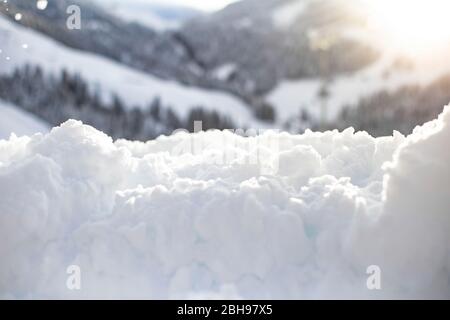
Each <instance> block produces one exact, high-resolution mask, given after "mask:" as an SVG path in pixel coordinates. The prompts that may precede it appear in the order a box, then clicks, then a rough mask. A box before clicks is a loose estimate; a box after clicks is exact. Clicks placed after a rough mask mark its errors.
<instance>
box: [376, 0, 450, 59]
mask: <svg viewBox="0 0 450 320" xmlns="http://www.w3.org/2000/svg"><path fill="white" fill-rule="evenodd" d="M367 1H368V5H369V12H370V21H371V23H373V24H374V25H375V26H376V27H377V28H379V29H381V30H383V33H384V35H385V36H386V38H387V39H389V40H390V41H393V43H395V44H396V45H397V46H404V47H405V49H410V50H415V51H418V50H420V51H429V50H433V49H437V48H439V47H443V46H448V45H449V44H450V1H449V0H367Z"/></svg>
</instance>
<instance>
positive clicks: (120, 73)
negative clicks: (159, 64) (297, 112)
mask: <svg viewBox="0 0 450 320" xmlns="http://www.w3.org/2000/svg"><path fill="white" fill-rule="evenodd" d="M0 39H2V42H1V45H0V46H1V48H0V49H1V50H2V51H1V53H0V61H1V64H0V73H7V72H12V71H13V70H14V68H16V67H21V66H23V65H24V64H26V63H28V64H32V65H40V66H42V67H43V68H44V70H46V71H48V72H52V73H55V74H59V72H60V71H61V70H62V69H66V70H68V71H69V72H71V73H78V74H80V75H81V76H82V77H83V78H84V79H85V80H87V81H88V83H90V84H91V85H92V88H95V89H96V90H99V91H100V93H101V94H102V95H103V97H104V98H105V99H110V98H111V94H112V93H115V94H117V95H118V96H119V97H121V98H122V99H123V101H126V102H127V105H128V106H130V107H133V106H140V107H147V106H148V105H149V104H150V103H151V102H152V101H153V99H154V98H155V97H157V96H159V97H160V98H161V102H162V103H163V105H168V106H171V107H172V109H173V110H174V111H175V112H176V113H177V114H179V115H180V116H182V117H185V116H186V115H187V114H188V112H189V110H191V109H192V108H196V107H199V106H201V107H203V108H205V109H206V110H216V111H218V112H219V113H220V114H222V115H228V116H229V117H230V118H231V119H233V121H234V122H235V123H236V124H237V125H238V126H239V127H243V126H250V127H260V125H261V124H260V123H259V121H257V120H255V118H254V117H253V115H252V113H251V112H250V108H249V107H248V106H246V105H245V103H244V102H243V101H241V100H240V99H238V98H236V97H234V96H232V95H230V94H227V93H223V92H219V91H213V90H206V89H199V88H193V87H187V86H184V85H181V84H179V83H177V82H175V81H166V80H161V79H159V78H156V77H153V76H151V75H148V74H146V73H143V72H139V71H136V70H134V69H131V68H129V67H126V66H124V65H121V64H119V63H116V62H114V61H112V60H109V59H106V58H104V57H101V56H98V55H94V54H90V53H85V52H82V51H78V50H73V49H70V48H67V47H64V46H62V45H61V44H59V43H57V42H55V41H53V40H51V39H50V38H48V37H46V36H44V35H42V34H39V33H37V32H35V31H33V30H30V29H26V28H23V27H21V26H19V25H17V24H15V23H13V22H11V21H8V20H7V19H6V18H5V17H3V16H1V15H0ZM24 45H25V48H24Z"/></svg>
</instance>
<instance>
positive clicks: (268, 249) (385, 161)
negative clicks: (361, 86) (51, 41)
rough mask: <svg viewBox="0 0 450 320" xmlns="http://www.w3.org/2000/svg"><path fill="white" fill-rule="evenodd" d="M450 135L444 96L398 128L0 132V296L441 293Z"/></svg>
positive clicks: (449, 233) (449, 219)
mask: <svg viewBox="0 0 450 320" xmlns="http://www.w3.org/2000/svg"><path fill="white" fill-rule="evenodd" d="M268 139H269V140H270V141H272V142H271V143H273V141H276V142H277V143H276V148H269V147H268V146H270V145H271V144H267V143H266V141H267V140H268ZM449 139H450V107H447V108H446V109H445V111H444V113H443V114H442V115H441V116H440V117H439V119H437V120H435V121H432V122H430V123H428V124H425V125H424V126H422V127H420V128H417V129H416V130H415V131H414V133H413V134H412V135H410V136H408V137H404V136H402V135H401V134H399V133H395V134H394V136H392V137H384V138H373V137H371V136H370V135H368V134H367V133H364V132H358V133H355V132H354V130H352V129H347V130H345V131H343V132H337V131H332V132H325V133H313V132H306V133H305V134H303V135H290V134H287V133H276V132H266V133H264V134H262V135H259V136H256V137H242V136H240V135H237V134H234V133H232V132H227V131H224V132H219V131H212V132H201V133H197V134H188V133H178V134H175V135H172V136H170V137H160V138H158V139H156V140H154V141H149V142H147V143H141V142H130V141H124V140H120V141H117V142H113V141H112V139H111V138H109V137H108V136H106V135H104V134H103V133H101V132H99V131H97V130H95V129H94V128H91V127H89V126H85V125H83V124H82V123H80V122H77V121H68V122H66V123H64V124H62V125H61V126H60V127H57V128H54V129H53V130H52V131H51V132H50V133H49V134H46V135H35V136H33V137H22V138H17V137H13V138H11V139H10V140H8V141H0V256H1V257H2V259H1V262H0V297H4V298H51V297H57V298H193V299H194V298H199V297H201V298H217V297H222V298H421V297H422V298H423V297H425V298H431V297H437V298H449V297H450V282H449V275H450V273H449V268H450V247H449V245H450V197H449V196H448V192H449V191H448V190H449V189H450V151H449V148H448V141H449ZM224 140H226V141H227V143H226V144H221V143H218V141H224ZM195 146H201V147H195ZM224 159H225V160H226V161H221V160H224ZM250 159H257V160H258V161H250ZM259 159H260V160H259ZM265 159H272V160H271V161H270V164H271V165H273V167H272V169H273V170H272V172H271V173H270V174H261V172H265V171H264V170H261V169H262V166H263V165H267V163H264V161H263V160H265ZM274 159H276V161H273V160H274ZM70 265H77V266H79V267H80V270H81V290H74V291H72V290H69V289H68V288H67V287H66V280H67V277H68V275H67V273H66V270H67V267H68V266H70ZM372 265H376V266H379V268H380V270H381V290H369V289H368V288H367V286H366V283H367V278H368V277H369V275H368V274H367V273H366V271H367V268H368V267H369V266H372Z"/></svg>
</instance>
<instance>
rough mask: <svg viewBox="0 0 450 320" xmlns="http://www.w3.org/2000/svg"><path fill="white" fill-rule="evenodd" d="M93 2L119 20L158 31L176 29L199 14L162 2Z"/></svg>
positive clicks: (101, 0) (189, 9)
mask: <svg viewBox="0 0 450 320" xmlns="http://www.w3.org/2000/svg"><path fill="white" fill-rule="evenodd" d="M94 2H95V3H96V4H97V5H99V6H101V7H104V8H105V9H106V10H107V11H109V12H111V13H112V14H114V15H115V16H117V17H118V18H120V19H123V20H126V21H130V22H136V23H140V24H142V25H144V26H147V27H149V28H151V29H154V30H158V31H165V30H172V29H177V28H179V27H180V26H181V25H182V24H183V23H184V22H185V21H186V20H188V19H191V18H193V17H195V16H197V15H200V14H201V13H200V12H199V11H196V10H195V9H192V8H188V7H183V6H181V5H176V4H170V3H167V4H165V3H164V1H148V0H128V1H120V0H96V1H94Z"/></svg>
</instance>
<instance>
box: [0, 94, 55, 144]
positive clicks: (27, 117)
mask: <svg viewBox="0 0 450 320" xmlns="http://www.w3.org/2000/svg"><path fill="white" fill-rule="evenodd" d="M48 131H50V127H49V126H48V125H47V124H45V123H44V122H43V121H42V120H40V119H38V118H37V117H35V116H33V115H32V114H29V113H28V112H25V111H23V110H20V109H19V108H17V107H16V106H13V105H11V104H9V103H6V102H3V101H2V100H0V139H7V138H9V137H10V135H11V134H15V135H18V136H21V135H32V134H35V133H38V132H41V133H47V132H48Z"/></svg>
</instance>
